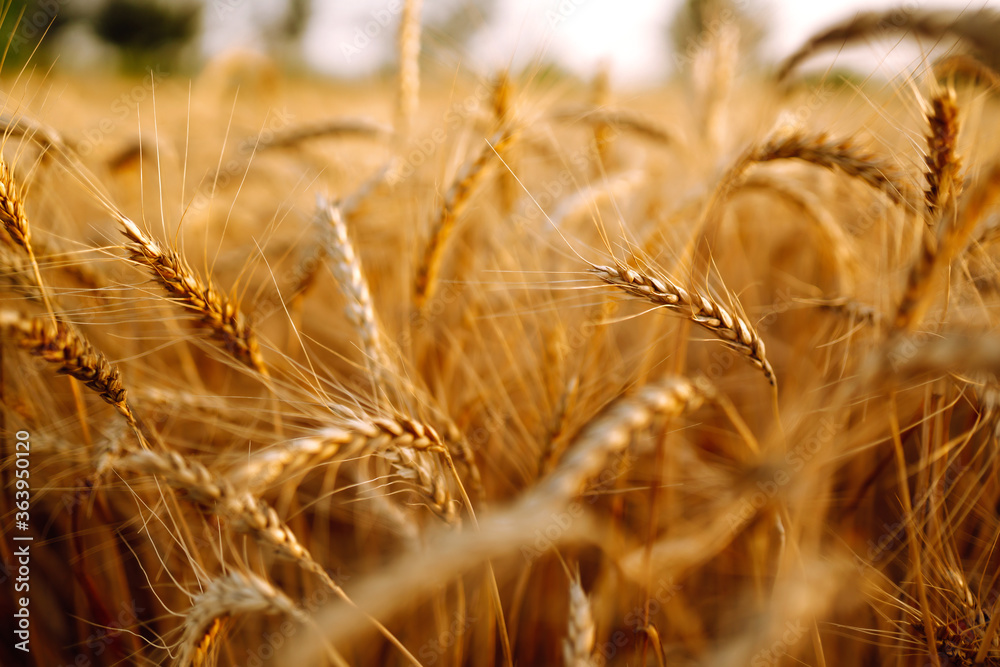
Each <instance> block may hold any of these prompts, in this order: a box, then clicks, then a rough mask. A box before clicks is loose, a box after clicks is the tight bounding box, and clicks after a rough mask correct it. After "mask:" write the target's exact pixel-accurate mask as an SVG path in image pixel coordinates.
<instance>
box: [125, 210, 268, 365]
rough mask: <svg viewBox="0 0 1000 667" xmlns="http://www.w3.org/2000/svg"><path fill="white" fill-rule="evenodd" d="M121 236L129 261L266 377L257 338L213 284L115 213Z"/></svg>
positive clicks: (243, 360)
mask: <svg viewBox="0 0 1000 667" xmlns="http://www.w3.org/2000/svg"><path fill="white" fill-rule="evenodd" d="M116 217H117V219H118V222H119V223H120V224H121V226H122V234H124V235H125V237H126V238H127V239H128V240H129V241H131V244H130V245H128V246H127V247H128V250H129V251H130V252H131V254H132V259H133V260H134V261H135V262H137V263H138V264H142V265H143V266H145V267H147V268H148V269H149V270H150V272H151V273H152V274H153V275H154V277H155V278H156V279H157V281H158V282H159V283H160V285H162V286H163V288H164V289H165V290H166V291H167V293H168V294H169V295H170V296H171V297H174V298H175V299H176V300H177V301H178V302H179V303H180V304H182V305H184V306H186V307H187V308H189V309H190V310H192V311H193V312H195V313H197V314H198V315H199V318H200V320H201V323H202V324H203V325H204V326H205V327H206V328H207V329H209V330H210V331H211V332H212V336H213V338H215V339H216V340H218V341H219V342H221V343H222V344H223V346H224V347H225V348H226V350H227V351H228V352H229V353H230V354H231V355H232V356H233V357H234V358H235V359H236V360H237V361H240V362H242V363H243V364H246V365H247V366H249V367H250V368H253V369H254V370H256V371H258V372H259V373H261V374H263V375H267V366H266V365H265V363H264V357H263V355H261V352H260V346H259V344H258V343H257V337H256V336H255V335H254V333H253V330H252V329H251V328H250V325H249V324H248V323H247V321H246V318H245V317H244V316H243V313H242V312H241V311H240V309H239V307H238V306H237V305H236V304H235V303H233V302H232V301H230V300H229V299H228V298H226V297H225V296H223V295H221V294H219V292H218V291H217V290H216V289H215V287H214V286H213V285H212V281H211V279H209V280H207V281H202V280H201V278H199V277H198V275H197V274H196V273H195V272H194V271H193V270H192V269H191V267H190V266H188V263H187V261H185V259H184V257H182V256H181V255H180V254H179V253H177V252H175V251H173V250H168V249H165V248H163V247H161V246H160V244H159V243H157V242H156V241H155V240H153V238H152V237H150V236H149V235H147V234H146V233H145V232H143V231H142V230H141V229H139V228H138V227H137V226H136V224H135V223H134V222H132V221H131V220H129V219H128V218H126V217H125V216H123V215H120V214H116Z"/></svg>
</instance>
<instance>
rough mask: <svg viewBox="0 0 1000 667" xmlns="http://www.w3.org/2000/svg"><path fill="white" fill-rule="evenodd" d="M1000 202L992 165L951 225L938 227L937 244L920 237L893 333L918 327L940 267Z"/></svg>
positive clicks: (999, 167)
mask: <svg viewBox="0 0 1000 667" xmlns="http://www.w3.org/2000/svg"><path fill="white" fill-rule="evenodd" d="M998 199H1000V163H995V164H994V165H993V166H992V167H991V168H990V171H989V172H988V173H986V174H985V175H984V176H983V178H982V179H980V181H979V182H978V183H977V184H976V186H975V188H974V189H973V190H972V191H971V192H970V193H969V196H968V197H967V198H966V200H965V201H964V202H963V204H962V205H961V207H959V209H958V213H957V215H956V217H955V219H954V221H949V220H945V221H943V222H942V224H941V225H940V226H939V227H938V232H937V239H936V241H935V240H934V239H933V237H931V235H930V232H929V231H925V232H924V234H923V242H922V244H921V252H920V254H919V255H918V256H917V259H916V260H915V261H914V262H913V264H912V265H911V266H910V271H909V274H908V276H907V282H906V289H905V291H904V292H903V296H902V298H901V299H900V302H899V307H898V308H897V309H896V317H895V320H894V323H893V327H894V331H901V330H909V329H911V328H913V327H914V326H916V325H917V324H919V323H920V321H921V320H922V319H923V317H924V315H925V314H926V313H927V310H928V309H929V308H930V306H931V302H932V300H933V298H934V297H935V296H936V292H935V291H934V289H933V287H934V285H935V284H936V282H937V279H938V275H939V273H940V272H941V270H942V269H943V267H947V266H950V264H951V262H952V260H954V259H955V258H956V257H957V256H958V255H959V253H961V251H962V250H963V249H964V248H965V245H966V243H967V242H968V240H969V237H970V236H971V235H972V232H973V231H975V229H976V227H977V226H978V225H979V222H980V220H982V218H983V216H984V215H985V214H986V213H987V212H988V211H989V210H990V209H991V208H992V207H993V206H994V205H995V204H996V202H997V200H998Z"/></svg>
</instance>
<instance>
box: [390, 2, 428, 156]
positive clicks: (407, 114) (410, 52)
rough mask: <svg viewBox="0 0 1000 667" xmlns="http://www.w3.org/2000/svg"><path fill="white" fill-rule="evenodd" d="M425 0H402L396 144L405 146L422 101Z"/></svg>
mask: <svg viewBox="0 0 1000 667" xmlns="http://www.w3.org/2000/svg"><path fill="white" fill-rule="evenodd" d="M421 5H423V0H403V16H402V20H401V21H400V23H399V39H398V48H399V90H398V91H397V95H398V97H397V99H396V137H397V139H398V141H397V146H400V147H402V146H405V145H406V142H408V141H409V140H410V132H411V131H412V129H413V123H414V121H415V120H416V117H417V109H418V107H419V105H420V8H421Z"/></svg>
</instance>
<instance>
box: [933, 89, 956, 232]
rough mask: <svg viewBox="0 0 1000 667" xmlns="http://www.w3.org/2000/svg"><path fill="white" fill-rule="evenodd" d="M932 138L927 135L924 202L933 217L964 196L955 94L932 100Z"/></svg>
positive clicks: (938, 96) (949, 92)
mask: <svg viewBox="0 0 1000 667" xmlns="http://www.w3.org/2000/svg"><path fill="white" fill-rule="evenodd" d="M927 123H928V125H929V126H930V134H928V135H927V156H926V157H925V158H924V161H925V162H926V163H927V173H926V174H925V176H926V178H927V190H926V191H925V192H924V198H925V200H926V202H927V212H928V213H929V214H930V215H931V216H932V217H933V216H934V214H935V213H936V212H938V211H943V210H946V209H947V208H948V202H949V201H950V200H951V199H954V198H957V197H958V196H959V195H960V194H961V180H960V177H959V169H960V168H961V164H962V163H961V160H959V158H958V156H956V155H955V145H956V143H957V142H958V104H957V103H956V102H955V91H954V90H952V89H951V88H948V89H947V90H945V91H944V92H942V93H939V94H938V95H935V96H934V97H933V98H932V99H931V112H930V113H929V114H928V115H927Z"/></svg>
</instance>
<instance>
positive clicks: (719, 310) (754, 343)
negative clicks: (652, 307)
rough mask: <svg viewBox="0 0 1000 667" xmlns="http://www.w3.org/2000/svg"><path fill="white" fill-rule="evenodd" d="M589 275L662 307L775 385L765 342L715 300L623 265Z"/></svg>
mask: <svg viewBox="0 0 1000 667" xmlns="http://www.w3.org/2000/svg"><path fill="white" fill-rule="evenodd" d="M590 273H593V274H594V275H595V276H597V277H598V278H599V279H600V280H602V281H604V282H605V283H607V284H609V285H613V286H614V287H616V288H618V289H619V290H621V291H622V292H624V293H625V294H628V295H629V296H633V297H636V298H638V299H643V300H645V301H648V302H649V303H653V304H656V305H657V306H663V307H664V308H666V309H667V310H670V311H673V312H675V313H677V314H679V315H680V316H682V317H685V318H687V319H689V320H690V321H692V322H694V323H695V324H697V325H698V326H700V327H702V328H704V329H706V330H708V331H710V332H711V333H712V334H713V335H714V336H715V337H716V338H718V339H719V340H721V341H722V342H723V343H725V345H726V346H727V347H729V348H731V349H733V350H735V351H736V352H738V353H740V354H741V355H743V357H744V358H745V359H747V360H748V361H749V362H750V363H751V364H752V365H753V366H755V367H756V368H759V369H760V370H761V371H763V373H764V377H765V378H766V379H767V381H768V382H769V383H770V384H772V385H775V384H776V383H777V380H776V379H775V376H774V369H773V368H772V367H771V362H770V361H768V359H767V354H766V352H765V349H764V341H763V340H761V337H760V335H759V334H758V333H757V331H756V329H755V328H754V327H753V325H752V324H751V323H750V321H749V320H747V319H746V318H745V317H743V316H742V315H741V314H739V313H738V312H737V311H735V310H731V309H730V308H729V307H727V306H725V305H723V304H722V303H720V302H719V300H718V299H716V298H714V297H712V296H711V295H709V294H706V293H704V292H701V291H698V290H695V289H690V290H689V289H685V288H683V287H681V286H680V285H677V284H675V283H674V282H672V281H671V280H669V279H667V278H665V277H662V276H651V275H647V274H645V273H641V272H640V271H637V270H635V269H632V268H629V267H626V266H623V265H622V266H616V267H612V266H597V265H595V266H593V267H592V268H591V269H590ZM730 298H732V299H735V296H733V295H730Z"/></svg>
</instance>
